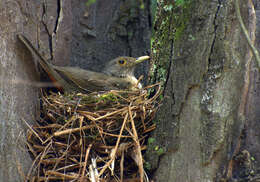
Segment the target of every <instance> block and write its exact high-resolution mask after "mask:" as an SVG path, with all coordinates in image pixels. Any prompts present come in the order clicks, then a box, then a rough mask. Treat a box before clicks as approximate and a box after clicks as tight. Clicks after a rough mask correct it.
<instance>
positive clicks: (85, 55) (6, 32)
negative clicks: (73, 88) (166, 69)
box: [0, 0, 151, 181]
mask: <svg viewBox="0 0 260 182" xmlns="http://www.w3.org/2000/svg"><path fill="white" fill-rule="evenodd" d="M86 2H87V1H81V0H73V1H70V0H41V1H35V0H19V1H14V0H2V1H0V21H1V24H0V50H1V51H0V57H1V62H0V74H1V77H0V93H1V97H0V108H1V109H0V181H23V180H24V179H25V175H27V173H28V171H29V168H30V166H31V164H32V161H31V159H30V157H29V154H28V153H27V149H26V143H25V142H26V140H25V137H26V132H25V131H26V130H27V129H28V128H27V126H26V125H25V122H23V121H22V119H24V120H25V121H27V122H28V123H29V124H33V122H34V121H35V119H36V118H37V111H38V110H37V105H38V101H39V100H38V90H39V88H38V87H37V86H38V82H36V81H39V80H38V77H39V73H38V72H37V71H36V67H35V65H34V62H33V57H32V56H31V54H30V53H29V52H28V51H27V50H26V48H25V47H24V46H23V45H21V43H19V42H18V41H17V38H16V35H17V34H18V33H22V34H24V35H25V36H26V37H28V38H29V40H31V41H32V43H33V44H34V45H35V46H36V47H37V48H38V49H39V51H40V52H41V53H42V54H43V55H44V56H45V57H46V58H49V59H50V61H51V62H52V63H54V64H56V65H69V64H70V65H74V66H79V67H82V68H85V69H91V70H100V69H101V68H102V65H104V64H105V62H106V61H108V60H110V59H112V58H115V57H117V56H122V55H126V56H142V55H144V54H148V53H149V48H150V26H151V23H150V19H149V17H150V16H149V8H148V6H149V2H148V1H144V8H142V5H141V4H140V2H141V1H136V0H128V1H121V0H113V1H110V0H97V1H96V3H94V4H91V5H90V6H86ZM147 67H148V63H145V64H144V65H142V66H141V67H140V68H139V70H138V71H137V74H139V75H140V74H141V73H144V71H145V70H148V68H147Z"/></svg>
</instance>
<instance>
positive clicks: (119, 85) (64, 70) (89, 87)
mask: <svg viewBox="0 0 260 182" xmlns="http://www.w3.org/2000/svg"><path fill="white" fill-rule="evenodd" d="M55 69H56V70H57V72H59V73H60V74H61V75H63V76H64V77H66V78H64V79H65V80H67V81H68V82H73V84H75V85H76V86H77V87H79V88H81V89H83V90H85V91H86V92H93V91H106V90H113V89H129V88H130V87H131V83H130V82H129V81H128V80H125V79H123V78H118V77H111V76H108V75H106V74H103V73H98V72H93V71H89V70H84V69H80V68H76V67H55Z"/></svg>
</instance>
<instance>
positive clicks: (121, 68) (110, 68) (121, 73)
mask: <svg viewBox="0 0 260 182" xmlns="http://www.w3.org/2000/svg"><path fill="white" fill-rule="evenodd" d="M149 58H150V57H149V56H141V57H139V58H133V57H126V56H123V57H117V58H115V59H113V60H111V61H109V62H108V63H107V65H106V66H105V68H104V70H103V73H105V74H107V75H110V76H115V77H126V76H127V75H130V76H132V75H133V74H134V70H135V66H136V65H137V64H139V63H141V62H143V61H145V60H148V59H149Z"/></svg>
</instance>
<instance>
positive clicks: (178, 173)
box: [147, 0, 249, 182]
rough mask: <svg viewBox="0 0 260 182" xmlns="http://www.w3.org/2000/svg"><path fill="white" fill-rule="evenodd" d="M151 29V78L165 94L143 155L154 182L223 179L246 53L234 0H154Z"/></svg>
mask: <svg viewBox="0 0 260 182" xmlns="http://www.w3.org/2000/svg"><path fill="white" fill-rule="evenodd" d="M241 9H242V15H243V18H244V19H245V20H247V18H248V11H247V3H246V2H244V1H243V2H241ZM155 29H156V34H155V40H154V43H153V50H152V51H153V57H154V64H155V66H154V70H153V72H154V75H153V79H154V80H153V79H152V80H153V81H154V82H156V81H162V82H163V83H164V87H165V89H164V92H163V96H164V99H163V103H162V106H161V107H160V109H159V111H158V113H157V117H156V122H157V129H156V131H155V132H154V135H153V136H152V137H153V138H155V140H153V142H152V143H150V146H149V152H148V156H147V163H148V164H149V166H150V167H151V168H152V170H155V174H154V178H155V179H156V181H187V182H189V181H200V182H204V181H205V182H206V181H207V182H208V181H218V180H220V179H221V178H225V175H226V173H227V172H228V170H227V168H226V167H227V166H228V161H230V160H231V158H232V156H233V153H234V151H235V149H236V148H237V144H238V140H239V137H240V134H241V130H242V128H243V127H244V118H245V117H244V111H243V108H244V106H243V104H244V103H243V102H242V100H244V98H242V96H243V97H244V96H245V97H246V93H244V92H246V91H245V90H244V86H245V84H246V83H245V82H246V81H245V80H244V78H245V74H246V71H247V70H246V66H245V65H246V64H247V62H246V60H247V59H246V55H247V53H248V51H249V49H248V46H247V42H246V41H245V39H244V37H243V34H242V33H241V30H240V27H239V24H238V21H237V18H236V14H235V10H234V4H233V1H232V0H228V1H210V0H206V1H205V0H198V1H189V0H187V1H183V3H182V4H179V5H177V4H169V2H168V1H160V3H159V7H158V11H157V17H156V22H155ZM160 149H161V150H160ZM158 151H163V153H162V152H158Z"/></svg>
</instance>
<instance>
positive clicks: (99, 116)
mask: <svg viewBox="0 0 260 182" xmlns="http://www.w3.org/2000/svg"><path fill="white" fill-rule="evenodd" d="M157 86H158V85H152V86H149V87H146V88H145V89H142V90H138V91H131V92H130V91H114V90H112V91H109V92H104V93H91V94H81V93H73V94H65V95H61V94H57V93H52V94H51V95H44V96H43V97H42V110H41V111H42V112H41V119H40V120H39V121H37V125H36V126H33V127H30V129H29V130H28V136H27V142H28V148H29V152H30V153H31V154H32V156H33V158H34V163H33V164H32V168H31V169H32V171H30V172H29V174H28V177H29V179H30V180H31V181H46V180H47V181H57V180H64V179H65V180H68V181H70V180H72V181H73V180H75V181H82V182H83V181H91V182H92V181H117V180H122V181H123V180H130V181H131V180H132V181H135V180H136V181H143V180H144V179H145V177H144V176H145V173H144V170H143V158H142V151H143V150H145V149H146V146H145V143H146V142H145V140H146V138H147V134H148V133H149V132H150V131H152V130H153V129H155V124H153V122H152V118H153V116H154V114H155V111H156V109H157V105H158V99H157V98H158V96H159V95H160V88H157V91H156V93H155V95H154V96H153V97H149V94H148V93H149V90H150V89H155V87H157Z"/></svg>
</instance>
